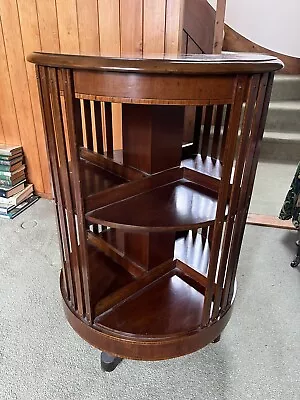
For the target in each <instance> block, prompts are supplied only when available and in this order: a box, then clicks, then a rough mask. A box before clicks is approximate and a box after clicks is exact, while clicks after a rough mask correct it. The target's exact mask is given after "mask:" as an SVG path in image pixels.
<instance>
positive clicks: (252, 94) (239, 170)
mask: <svg viewBox="0 0 300 400" xmlns="http://www.w3.org/2000/svg"><path fill="white" fill-rule="evenodd" d="M258 84H259V75H256V76H254V77H253V78H252V79H251V81H250V84H249V88H248V96H247V98H248V101H247V103H246V109H245V114H244V120H243V124H242V130H241V138H240V144H239V150H238V154H237V162H236V165H235V173H234V186H233V189H232V192H233V195H232V197H231V200H230V204H229V211H228V216H227V219H226V228H225V234H224V241H223V244H222V255H221V259H220V265H219V270H218V279H217V284H216V287H217V290H216V293H215V298H214V306H213V314H212V319H215V318H217V317H218V315H219V311H220V306H221V299H222V294H223V284H224V278H225V272H226V266H227V260H228V253H229V246H230V243H231V239H232V231H233V226H234V222H235V216H236V213H237V206H238V200H239V196H240V185H241V179H242V175H243V170H244V162H245V156H246V152H247V146H248V145H249V133H250V129H251V122H252V116H253V114H254V108H255V102H256V98H257V92H258Z"/></svg>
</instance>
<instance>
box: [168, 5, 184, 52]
mask: <svg viewBox="0 0 300 400" xmlns="http://www.w3.org/2000/svg"><path fill="white" fill-rule="evenodd" d="M166 2H167V6H166V33H165V53H166V54H167V55H177V54H178V53H180V52H181V41H182V25H183V3H184V1H183V0H166Z"/></svg>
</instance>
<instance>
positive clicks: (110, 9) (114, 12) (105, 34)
mask: <svg viewBox="0 0 300 400" xmlns="http://www.w3.org/2000/svg"><path fill="white" fill-rule="evenodd" d="M119 6H120V4H119V0H98V13H99V36H100V53H101V55H102V56H119V55H120V10H119ZM129 25H130V23H129ZM112 27H113V29H112Z"/></svg>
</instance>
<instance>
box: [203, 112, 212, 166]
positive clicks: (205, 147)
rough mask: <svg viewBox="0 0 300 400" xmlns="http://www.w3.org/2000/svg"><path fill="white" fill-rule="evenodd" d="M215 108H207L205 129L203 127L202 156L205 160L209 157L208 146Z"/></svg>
mask: <svg viewBox="0 0 300 400" xmlns="http://www.w3.org/2000/svg"><path fill="white" fill-rule="evenodd" d="M213 111H214V106H206V107H205V117H204V127H203V139H202V144H201V155H202V156H203V157H204V158H205V157H207V155H208V146H209V140H210V132H211V127H212V117H213Z"/></svg>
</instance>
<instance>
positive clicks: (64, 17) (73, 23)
mask: <svg viewBox="0 0 300 400" xmlns="http://www.w3.org/2000/svg"><path fill="white" fill-rule="evenodd" d="M56 9H57V21H58V32H59V41H60V51H61V52H62V53H66V54H79V52H80V49H79V37H78V23H77V5H76V0H56Z"/></svg>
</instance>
